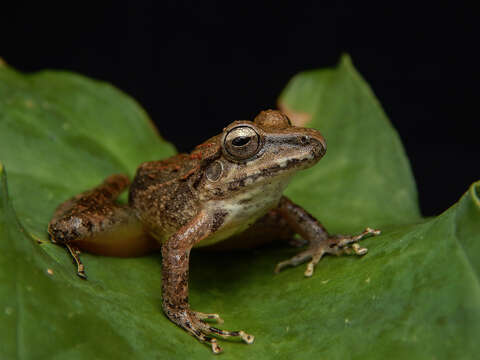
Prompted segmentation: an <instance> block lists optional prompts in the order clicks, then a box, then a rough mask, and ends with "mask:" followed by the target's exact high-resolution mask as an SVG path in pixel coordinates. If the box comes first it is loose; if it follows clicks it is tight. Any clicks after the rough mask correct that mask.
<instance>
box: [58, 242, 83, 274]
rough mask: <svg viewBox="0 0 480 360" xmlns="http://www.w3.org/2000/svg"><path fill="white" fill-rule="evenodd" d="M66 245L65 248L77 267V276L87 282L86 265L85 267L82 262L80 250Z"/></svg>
mask: <svg viewBox="0 0 480 360" xmlns="http://www.w3.org/2000/svg"><path fill="white" fill-rule="evenodd" d="M64 245H65V248H66V249H67V250H68V252H69V254H70V256H71V257H72V259H73V263H74V264H75V265H76V266H77V275H78V276H79V277H80V278H81V279H83V280H87V275H86V274H85V265H83V263H82V260H80V250H78V249H77V248H76V247H73V246H71V245H68V244H64Z"/></svg>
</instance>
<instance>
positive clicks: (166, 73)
mask: <svg viewBox="0 0 480 360" xmlns="http://www.w3.org/2000/svg"><path fill="white" fill-rule="evenodd" d="M470 3H471V2H470ZM0 11H1V13H0V20H1V23H0V30H1V32H0V56H2V57H3V58H4V59H5V60H6V61H7V62H8V63H9V64H10V65H12V66H14V67H16V68H18V69H20V70H23V71H36V70H40V69H44V68H54V69H69V70H73V71H76V72H80V73H82V74H85V75H88V76H92V77H95V78H98V79H102V80H106V81H108V82H111V83H113V84H114V85H116V86H117V87H119V88H120V89H122V90H124V91H125V92H127V93H129V94H130V95H132V96H133V97H135V98H136V99H137V100H138V101H139V102H140V103H141V104H142V105H143V106H144V107H145V108H146V109H147V111H148V113H149V114H150V115H151V117H152V118H153V120H154V121H155V122H156V123H157V126H158V127H159V129H160V131H161V133H162V134H163V135H164V137H166V138H167V139H168V140H170V141H172V142H174V143H175V144H176V145H177V147H178V148H179V149H180V150H181V151H188V150H190V149H191V148H192V147H193V146H194V145H196V144H198V143H200V142H202V141H203V140H204V139H206V138H208V137H210V136H211V135H213V134H216V133H218V132H219V130H220V129H221V128H222V127H223V126H224V125H226V124H227V123H229V122H231V121H232V120H236V119H251V118H252V117H253V116H254V115H255V114H256V113H257V112H258V111H259V110H261V109H265V108H271V107H275V101H276V97H277V96H278V94H279V93H280V91H281V90H282V89H283V87H284V86H285V84H286V83H287V81H288V80H289V78H290V77H291V76H293V75H294V74H296V73H297V72H299V71H302V70H306V69H314V68H318V67H324V66H332V65H334V64H335V63H336V62H337V61H338V59H339V56H340V54H341V53H342V52H348V53H350V54H351V56H352V58H353V62H354V64H355V66H356V67H357V69H358V70H359V71H360V73H361V74H362V75H363V77H364V78H365V79H366V80H367V81H368V82H369V83H370V84H371V86H372V88H373V90H374V92H375V93H376V95H377V97H378V98H379V100H380V102H381V103H382V104H383V107H384V109H385V111H386V113H387V115H388V116H389V117H390V119H391V121H392V123H393V124H394V126H395V128H396V129H397V130H398V131H399V133H400V136H401V138H402V140H403V142H404V144H405V147H406V151H407V153H408V155H409V157H410V161H411V163H412V167H413V170H414V173H415V176H416V180H417V183H418V188H419V196H420V201H421V207H422V211H423V213H424V214H425V215H433V214H437V213H439V212H441V211H442V210H444V209H446V208H447V207H448V206H450V205H451V204H452V203H453V202H454V201H456V200H457V199H458V198H459V197H460V195H461V194H462V193H463V192H464V191H465V190H466V189H467V187H468V186H469V185H470V184H471V183H472V182H473V181H475V180H478V179H479V178H480V166H479V165H480V161H479V160H480V151H479V148H478V142H479V132H480V130H479V129H480V126H479V125H478V121H479V116H478V102H479V99H478V95H477V93H478V90H477V89H478V86H479V85H478V83H479V77H480V76H479V70H478V66H479V56H478V54H477V52H478V50H477V47H478V46H479V41H478V25H477V23H478V15H476V14H477V13H476V12H475V11H474V10H473V8H471V5H469V2H461V1H456V2H454V3H453V5H449V6H447V5H440V3H439V2H435V3H433V2H432V3H428V2H418V1H417V2H416V3H408V2H388V1H384V2H374V3H368V2H363V1H357V2H351V3H347V2H342V1H340V2H325V1H313V2H308V1H305V2H304V1H292V2H280V1H272V2H267V1H265V2H260V1H258V2H256V3H254V4H252V5H246V3H245V2H230V1H218V2H213V1H209V2H206V1H195V2H189V1H167V2H166V1H163V2H162V1H157V2H154V1H151V2H146V1H145V2H141V1H130V2H122V1H112V2H108V1H97V2H96V3H87V2H63V5H58V4H56V5H49V4H48V2H35V3H34V2H32V3H15V4H13V5H12V4H10V5H7V4H5V3H4V4H2V10H0Z"/></svg>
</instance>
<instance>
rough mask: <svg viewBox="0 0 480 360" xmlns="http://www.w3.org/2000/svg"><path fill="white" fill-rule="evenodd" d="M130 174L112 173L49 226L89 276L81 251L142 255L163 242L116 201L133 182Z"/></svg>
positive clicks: (66, 205) (57, 213)
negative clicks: (158, 241)
mask: <svg viewBox="0 0 480 360" xmlns="http://www.w3.org/2000/svg"><path fill="white" fill-rule="evenodd" d="M129 183H130V182H129V180H128V177H127V176H126V175H121V174H119V175H112V176H110V177H108V178H107V179H105V181H104V182H103V183H102V184H100V185H99V186H97V187H95V188H94V189H91V190H88V191H86V192H83V193H81V194H79V195H77V196H75V197H73V198H71V199H69V200H67V201H66V202H64V203H63V204H61V205H60V206H59V207H58V208H57V210H56V211H55V213H54V215H53V218H52V220H51V221H50V223H49V225H48V233H49V235H50V239H51V241H52V242H54V243H56V244H59V245H63V246H64V247H65V248H66V249H67V250H68V252H69V254H70V255H71V256H72V258H73V260H74V262H75V264H76V265H77V274H78V276H80V277H81V278H84V279H85V278H86V275H85V270H84V266H83V264H82V262H81V260H80V257H79V253H80V250H84V251H87V252H90V253H94V254H99V255H109V256H123V257H126V256H138V255H142V254H145V253H147V252H149V251H151V250H154V249H155V248H158V247H159V244H158V243H157V242H156V241H155V240H154V239H152V238H151V237H150V236H148V234H147V233H146V232H145V231H144V229H143V226H142V224H141V223H140V221H139V220H138V219H137V218H136V216H135V214H134V213H133V211H132V210H131V209H130V208H129V207H128V206H126V205H120V204H118V203H116V199H117V197H118V196H119V195H120V194H121V193H122V191H123V190H125V189H126V188H127V187H128V185H129Z"/></svg>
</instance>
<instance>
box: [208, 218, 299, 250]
mask: <svg viewBox="0 0 480 360" xmlns="http://www.w3.org/2000/svg"><path fill="white" fill-rule="evenodd" d="M294 234H295V232H294V231H293V230H292V228H291V227H290V226H289V225H288V223H287V221H286V220H285V218H284V217H283V216H282V215H280V214H279V213H278V212H277V211H276V210H270V211H269V212H268V213H267V214H266V215H264V216H263V217H261V218H260V219H258V220H257V221H256V222H255V223H253V225H252V226H250V227H249V228H248V229H246V230H245V231H243V232H242V233H240V234H238V235H235V236H232V237H230V238H228V239H226V240H224V241H221V242H219V243H216V244H214V245H212V246H208V247H206V248H205V250H222V251H223V250H237V249H238V250H240V249H252V248H256V247H258V246H260V245H263V244H268V243H271V242H273V241H277V240H282V241H289V240H292V239H293V237H294Z"/></svg>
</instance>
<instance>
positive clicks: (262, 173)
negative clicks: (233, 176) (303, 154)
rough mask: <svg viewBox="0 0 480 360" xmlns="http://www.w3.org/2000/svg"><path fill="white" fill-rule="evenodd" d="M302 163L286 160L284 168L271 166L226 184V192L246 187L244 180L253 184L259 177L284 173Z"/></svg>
mask: <svg viewBox="0 0 480 360" xmlns="http://www.w3.org/2000/svg"><path fill="white" fill-rule="evenodd" d="M302 162H303V160H299V159H291V160H287V164H286V166H280V165H275V166H273V167H271V168H268V169H262V170H261V171H260V172H259V173H257V174H253V175H250V176H247V177H246V178H244V179H240V180H236V181H232V182H231V183H229V184H228V190H230V191H235V190H238V189H240V188H242V187H245V186H246V185H245V183H246V180H248V179H252V180H253V182H255V181H256V180H257V179H258V178H261V177H272V176H273V175H274V174H276V173H277V172H280V171H286V170H288V169H290V168H292V167H295V165H297V164H299V163H302Z"/></svg>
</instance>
